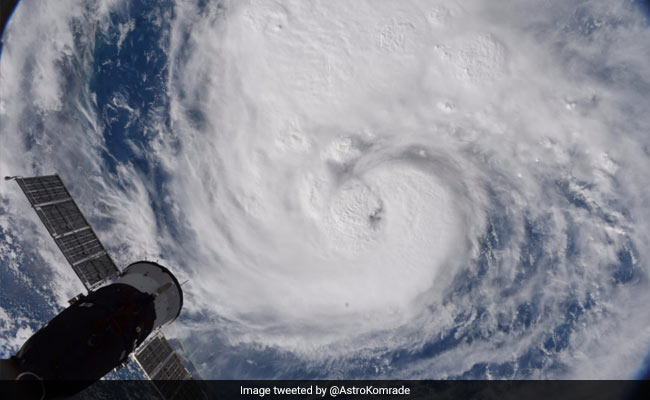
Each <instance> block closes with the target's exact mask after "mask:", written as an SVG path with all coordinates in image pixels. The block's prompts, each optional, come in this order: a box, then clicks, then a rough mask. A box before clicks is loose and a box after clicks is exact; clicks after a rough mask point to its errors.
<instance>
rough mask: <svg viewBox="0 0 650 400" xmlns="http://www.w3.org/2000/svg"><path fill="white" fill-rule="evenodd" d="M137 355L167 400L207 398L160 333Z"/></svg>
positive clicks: (140, 348)
mask: <svg viewBox="0 0 650 400" xmlns="http://www.w3.org/2000/svg"><path fill="white" fill-rule="evenodd" d="M152 336H153V337H152V338H151V339H149V341H147V342H146V343H145V344H143V345H142V346H140V347H139V348H138V349H137V350H136V352H135V359H136V361H137V362H138V364H140V367H142V369H143V370H144V372H145V373H146V374H147V377H149V379H151V380H152V381H153V383H154V385H156V388H157V389H158V391H159V392H160V394H161V395H162V396H163V398H165V399H166V400H185V399H187V400H200V399H204V398H205V394H204V393H203V391H202V390H201V388H200V386H199V384H198V382H196V381H195V380H194V378H193V377H192V374H191V373H190V371H189V370H188V369H187V368H186V367H185V365H184V364H183V362H182V360H181V359H180V357H179V356H178V354H176V352H175V351H174V349H173V348H172V347H171V345H170V344H169V342H167V340H166V339H165V337H164V336H163V335H162V334H161V333H160V331H158V332H156V333H155V334H154V335H152Z"/></svg>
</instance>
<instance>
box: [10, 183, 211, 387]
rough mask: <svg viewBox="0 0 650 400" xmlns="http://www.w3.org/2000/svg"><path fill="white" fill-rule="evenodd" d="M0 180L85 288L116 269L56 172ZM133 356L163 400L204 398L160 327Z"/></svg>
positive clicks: (90, 289)
mask: <svg viewBox="0 0 650 400" xmlns="http://www.w3.org/2000/svg"><path fill="white" fill-rule="evenodd" d="M5 179H15V180H16V182H18V185H20V188H21V189H22V190H23V192H24V193H25V196H27V199H28V200H29V202H30V204H31V205H32V207H33V208H34V210H36V214H37V215H38V216H39V218H40V219H41V221H42V222H43V224H44V225H45V227H46V228H47V230H48V232H49V233H50V235H52V238H53V239H54V242H56V244H57V246H59V249H60V250H61V252H62V253H63V255H64V256H65V258H66V260H68V262H69V263H70V265H71V266H72V269H73V270H74V271H75V273H76V274H77V276H79V279H81V282H82V283H83V284H84V286H86V289H88V291H92V290H94V289H96V288H98V287H99V286H101V285H103V284H104V283H106V282H107V281H108V280H109V279H111V278H112V277H114V276H116V275H117V274H118V273H119V269H118V268H117V266H116V265H115V263H114V262H113V260H112V259H111V257H110V256H109V255H108V253H107V252H106V249H105V248H104V246H103V245H102V244H101V242H100V241H99V239H98V238H97V235H96V234H95V232H94V231H93V229H92V227H91V226H90V225H89V224H88V221H87V220H86V218H85V217H84V216H83V214H82V213H81V210H79V207H78V206H77V203H75V201H74V200H73V199H72V196H70V192H68V189H67V188H66V187H65V185H64V184H63V181H61V178H59V176H58V175H48V176H36V177H29V178H22V177H13V178H12V177H7V178H5ZM135 359H136V361H137V362H138V364H139V365H140V366H141V367H142V369H143V370H144V372H145V373H146V375H147V377H149V379H151V380H152V382H153V383H154V385H155V386H156V388H157V389H158V391H159V392H160V394H161V396H162V397H163V398H164V399H165V400H203V399H207V397H206V395H205V393H204V392H203V390H202V389H201V387H200V385H199V383H198V382H197V381H196V380H194V378H193V377H192V374H191V373H190V371H189V370H188V369H187V368H186V367H185V365H184V364H183V361H182V360H181V358H180V357H179V356H178V354H176V352H175V351H174V349H173V348H172V347H171V346H170V344H169V342H167V340H166V339H165V337H164V336H163V334H162V333H161V332H160V331H159V330H158V331H156V332H155V333H154V334H152V337H151V338H150V339H149V340H148V341H147V342H145V343H144V344H143V345H142V346H140V347H139V348H138V349H137V350H136V352H135Z"/></svg>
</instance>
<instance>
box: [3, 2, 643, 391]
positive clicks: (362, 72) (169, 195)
mask: <svg viewBox="0 0 650 400" xmlns="http://www.w3.org/2000/svg"><path fill="white" fill-rule="evenodd" d="M70 3H71V4H70V5H69V6H66V7H65V8H63V7H60V6H58V5H55V4H54V2H38V1H27V0H24V1H23V2H21V4H20V6H19V8H18V10H17V12H16V14H15V15H14V17H13V18H12V21H11V23H10V25H9V27H8V30H7V33H6V37H5V39H6V43H5V47H4V50H3V54H2V59H1V62H0V87H2V91H1V92H0V130H1V134H0V135H1V136H0V140H1V143H0V172H1V173H2V174H4V175H24V176H29V175H35V174H48V173H54V172H57V173H59V174H60V175H61V176H62V177H63V179H64V181H65V182H67V183H68V184H69V186H70V188H71V191H72V193H73V195H74V196H75V198H77V200H78V202H79V204H80V206H81V209H82V210H83V211H84V212H85V213H86V215H87V216H88V218H89V220H90V221H91V223H92V224H93V226H94V227H96V230H97V232H98V235H99V237H100V238H101V239H102V241H103V242H104V244H105V245H106V246H107V248H108V249H109V250H110V251H111V253H112V254H113V255H114V258H115V259H116V261H118V262H119V264H120V265H121V266H125V265H127V264H128V263H129V262H131V261H133V260H136V259H140V258H143V257H150V258H151V257H153V258H157V259H160V262H161V263H163V264H165V265H167V266H168V267H170V268H171V269H173V270H174V271H175V273H177V274H178V275H179V276H180V279H181V280H186V279H188V280H189V282H188V283H187V284H186V285H184V286H183V289H184V291H185V298H186V300H185V308H184V311H183V314H182V316H181V318H180V319H179V321H177V322H176V323H175V324H174V325H171V326H169V327H168V328H167V330H166V332H167V333H168V335H169V336H172V337H177V338H179V339H180V340H181V341H182V342H183V343H184V346H185V348H186V349H187V351H188V353H189V354H190V356H191V358H192V359H193V361H194V363H195V364H196V366H197V368H198V369H199V370H200V372H201V373H202V374H203V375H204V377H206V378H242V377H245V378H360V377H379V378H382V377H383V378H386V377H390V378H481V379H489V378H628V377H633V376H635V374H637V373H639V368H643V365H642V363H643V359H644V354H646V352H647V350H648V348H649V346H650V339H649V338H650V315H649V313H648V311H647V304H649V303H650V290H648V289H649V288H648V285H649V283H648V274H649V272H650V267H649V264H648V259H649V258H648V257H649V256H650V254H648V248H650V247H649V246H648V244H649V243H650V241H649V239H650V238H649V234H650V227H649V226H648V224H647V223H646V221H647V220H648V218H649V217H650V192H649V191H648V186H649V183H650V173H648V171H650V138H649V137H648V128H647V127H648V126H650V114H649V113H647V110H648V109H650V30H649V28H648V21H647V18H648V17H647V16H646V15H645V14H644V10H645V9H644V7H643V6H642V3H641V2H633V1H629V0H620V1H606V0H603V1H599V0H594V1H577V0H576V1H557V2H545V3H542V2H536V1H529V2H521V1H516V2H515V1H501V2H488V1H478V0H473V1H463V2H460V1H459V2H449V1H416V0H412V1H354V2H349V1H343V0H341V1H322V2H321V1H277V2H276V1H225V2H203V1H196V2H193V1H180V2H178V3H172V2H160V3H156V4H150V3H151V2H140V1H135V2H126V1H124V2H123V1H117V0H114V1H91V0H77V1H74V2H70ZM21 196H22V195H21V194H20V193H19V191H18V190H17V187H15V186H14V185H12V184H9V183H7V184H2V185H0V238H2V242H1V243H0V260H2V264H3V266H2V270H1V271H0V272H1V273H2V274H3V276H5V275H6V276H11V277H12V282H21V283H20V285H23V286H24V288H25V290H30V291H33V292H34V293H37V294H38V296H40V297H38V296H37V297H38V298H42V299H43V300H42V302H41V303H39V304H40V307H42V309H43V310H45V311H42V312H38V313H34V312H33V311H30V309H28V308H26V307H21V306H18V303H19V300H18V298H19V297H18V296H19V294H18V293H17V291H14V292H16V293H14V294H12V296H13V297H12V296H10V297H9V298H10V299H12V300H11V301H9V302H7V303H1V304H0V306H1V307H2V308H0V334H1V335H2V337H3V340H5V339H4V338H6V337H11V339H10V340H6V342H5V343H3V344H2V351H3V352H4V353H5V354H6V353H10V352H12V351H15V350H16V348H17V346H19V345H20V340H18V339H14V337H23V336H25V335H26V332H30V331H31V330H35V329H37V328H38V326H39V324H40V323H42V322H44V321H46V320H47V315H48V313H49V314H53V313H54V310H55V309H56V308H57V307H60V306H61V305H63V304H64V303H65V301H66V300H67V299H68V298H69V297H71V296H73V295H75V294H77V293H78V292H79V291H81V285H80V284H79V283H78V282H76V278H75V277H74V275H73V273H72V271H71V270H70V269H69V267H68V266H67V265H65V262H64V260H63V258H62V257H61V256H60V255H59V254H58V250H57V249H56V248H55V245H54V243H53V242H52V241H51V240H50V239H49V238H48V237H47V234H46V232H45V230H44V229H43V228H42V227H41V226H40V225H39V222H38V221H37V218H36V216H35V215H33V213H32V212H31V211H30V210H29V207H28V206H27V204H26V203H27V202H26V201H25V200H24V199H23V198H22V197H21ZM17 284H18V283H17ZM23 286H21V287H23ZM35 296H36V295H35ZM21 335H22V336H21ZM646 362H647V360H646Z"/></svg>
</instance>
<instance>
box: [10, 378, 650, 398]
mask: <svg viewBox="0 0 650 400" xmlns="http://www.w3.org/2000/svg"><path fill="white" fill-rule="evenodd" d="M74 386H80V385H79V382H71V381H70V382H68V381H56V382H54V381H45V382H43V381H23V382H21V383H17V382H15V381H0V398H1V399H20V400H23V399H25V400H29V399H41V398H44V399H47V398H54V397H52V396H50V395H49V394H51V393H64V392H66V390H65V389H66V387H74ZM163 394H164V395H163ZM69 398H71V399H78V400H85V399H143V400H149V399H151V400H160V399H163V398H164V399H166V400H174V399H178V400H181V399H183V400H185V399H187V400H202V399H210V400H212V399H240V400H244V399H264V400H269V399H289V400H302V399H326V400H333V399H376V400H379V399H400V400H407V399H408V400H410V399H468V400H473V399H477V400H479V399H480V400H490V399H499V400H509V399H512V400H515V399H517V400H518V399H526V400H564V399H567V400H568V399H589V400H598V399H607V400H609V399H621V400H628V399H629V400H636V399H649V398H650V381H399V380H394V381H375V380H367V381H361V380H345V381H285V380H283V381H216V380H213V381H210V380H208V381H160V382H152V381H99V382H96V383H94V384H92V385H91V386H90V387H88V388H87V389H85V390H84V391H82V392H81V393H78V394H76V395H74V396H72V397H69Z"/></svg>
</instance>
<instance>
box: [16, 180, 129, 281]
mask: <svg viewBox="0 0 650 400" xmlns="http://www.w3.org/2000/svg"><path fill="white" fill-rule="evenodd" d="M14 179H15V180H16V182H18V185H19V186H20V188H21V189H22V190H23V192H24V193H25V196H27V199H28V200H29V202H30V204H31V205H32V207H33V208H34V210H36V214H37V215H38V216H39V218H40V219H41V221H42V222H43V224H44V225H45V227H46V228H47V230H48V232H50V235H52V238H53V239H54V242H55V243H56V244H57V246H58V247H59V249H60V250H61V252H62V253H63V255H64V256H65V258H66V260H68V262H69V263H70V265H71V266H72V269H73V270H74V271H75V273H76V274H77V276H78V277H79V279H81V282H82V283H83V284H84V286H85V287H86V289H88V290H93V289H95V288H97V287H98V286H100V285H102V284H103V283H104V282H105V281H107V280H108V279H110V278H112V277H114V276H115V275H117V273H118V272H119V269H118V268H117V266H116V265H115V263H114V262H113V260H112V259H111V257H110V256H109V255H108V253H107V252H106V249H105V248H104V246H103V245H102V244H101V242H100V241H99V239H98V238H97V235H96V234H95V232H94V231H93V229H92V227H91V226H90V225H89V224H88V221H87V220H86V218H85V217H84V216H83V214H82V213H81V210H79V207H78V206H77V203H75V201H74V199H73V198H72V196H71V195H70V192H69V191H68V189H67V188H66V187H65V185H64V184H63V181H62V180H61V178H60V177H59V176H58V175H48V176H35V177H28V178H23V177H15V178H14Z"/></svg>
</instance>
